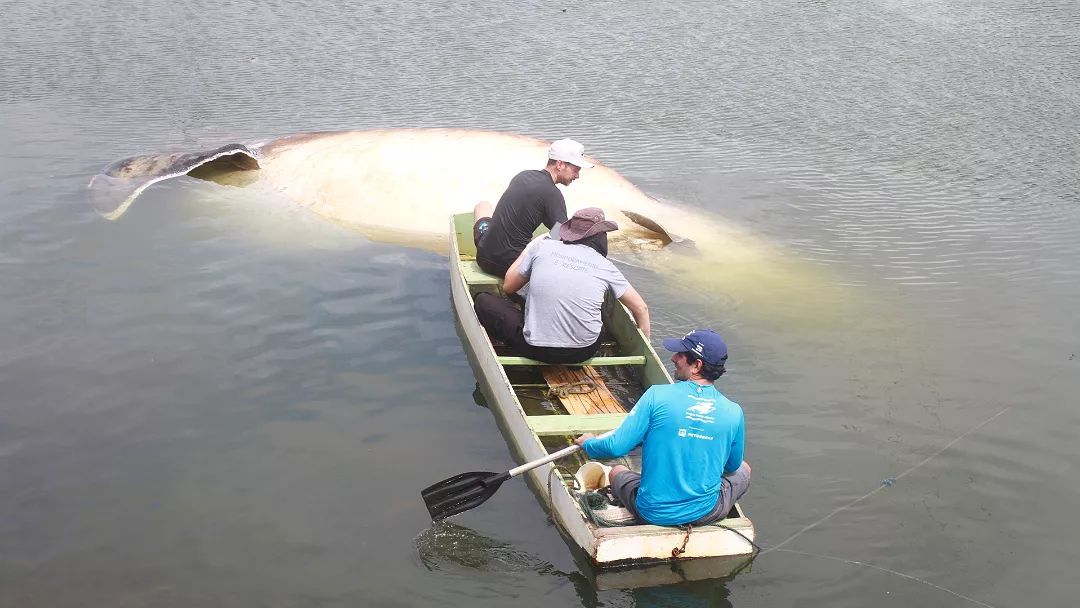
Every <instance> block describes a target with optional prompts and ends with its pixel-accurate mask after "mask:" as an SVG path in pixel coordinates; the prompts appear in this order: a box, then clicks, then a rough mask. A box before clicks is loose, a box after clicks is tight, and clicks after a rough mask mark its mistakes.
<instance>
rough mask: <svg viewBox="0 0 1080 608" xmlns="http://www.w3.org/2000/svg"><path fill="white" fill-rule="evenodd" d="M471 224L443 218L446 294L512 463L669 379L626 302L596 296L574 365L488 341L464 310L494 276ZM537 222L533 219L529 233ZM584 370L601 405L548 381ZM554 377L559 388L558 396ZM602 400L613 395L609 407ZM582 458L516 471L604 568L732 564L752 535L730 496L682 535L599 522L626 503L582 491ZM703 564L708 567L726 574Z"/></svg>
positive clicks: (558, 443)
mask: <svg viewBox="0 0 1080 608" xmlns="http://www.w3.org/2000/svg"><path fill="white" fill-rule="evenodd" d="M472 224H473V216H472V214H471V213H466V214H458V215H455V216H452V218H451V221H450V233H451V238H450V292H451V300H452V302H453V306H454V313H455V317H456V319H457V321H458V329H459V332H460V334H461V338H462V342H463V343H464V345H465V350H466V352H467V354H468V356H469V358H470V362H471V363H472V365H473V369H474V372H475V374H476V378H477V381H478V383H479V385H480V388H481V391H482V393H483V395H484V398H485V400H486V402H487V406H488V409H489V410H490V411H491V413H492V414H493V415H494V416H495V419H496V422H497V423H498V425H499V428H500V429H501V431H502V433H503V435H504V436H505V438H506V441H507V443H508V444H509V446H510V448H511V450H512V452H513V454H514V456H515V458H516V459H517V460H518V462H519V463H522V462H527V461H533V460H537V459H540V458H543V457H544V456H546V455H547V454H549V453H552V452H555V451H557V450H560V449H563V448H565V447H567V446H569V445H571V444H572V443H573V438H574V437H576V436H577V435H579V434H581V433H583V432H594V433H602V432H606V431H608V430H611V429H613V428H615V427H617V426H618V425H619V423H620V422H621V420H622V419H623V418H624V417H625V416H626V412H628V411H629V410H630V409H631V408H632V407H633V404H634V403H636V402H637V399H638V398H639V397H640V396H641V394H642V393H644V391H645V390H646V389H647V388H648V387H649V386H652V385H654V384H660V383H671V382H672V379H671V376H670V375H669V374H668V372H667V369H666V368H665V367H664V364H663V362H662V361H661V360H660V358H659V357H658V356H657V354H656V352H655V351H654V350H653V348H652V346H651V345H650V344H649V341H648V339H646V338H645V336H644V335H643V334H642V333H641V331H640V330H639V329H638V327H637V325H636V324H635V323H634V320H633V317H632V316H631V315H630V312H629V311H628V310H627V309H626V308H624V307H623V306H622V305H621V304H619V303H618V302H617V301H614V300H610V301H609V302H608V303H607V305H606V306H605V314H604V332H605V333H604V336H603V338H602V340H603V341H602V347H601V350H600V352H598V353H597V356H595V357H594V358H592V359H590V360H588V361H586V362H584V363H582V364H580V366H566V367H563V366H547V365H545V364H543V363H540V362H538V361H533V360H531V359H526V358H523V357H519V356H514V355H513V353H510V352H508V351H507V349H506V347H505V346H502V345H498V344H495V345H493V344H492V342H491V340H490V339H489V338H488V335H487V332H486V331H485V330H484V328H483V327H482V326H481V325H480V322H479V320H478V319H477V317H476V313H475V312H474V310H473V298H474V297H475V296H476V294H478V293H481V292H491V293H496V294H500V293H501V290H500V288H501V284H502V281H501V278H499V277H493V276H491V275H488V274H486V273H484V272H483V271H481V270H480V268H479V267H478V266H477V264H476V261H475V257H476V248H475V246H474V244H473V240H472ZM541 231H543V227H541V230H538V231H537V232H538V234H539V233H540V232H541ZM556 368H558V369H556ZM586 372H587V373H588V375H589V377H592V378H596V377H599V378H600V381H597V382H595V383H594V384H593V387H588V386H585V387H583V388H584V390H592V391H595V392H597V393H600V392H603V393H604V397H603V399H600V398H598V397H596V396H595V395H594V396H593V398H596V400H597V401H603V402H605V403H607V404H608V407H607V408H606V409H602V410H585V412H586V413H582V412H583V410H582V407H581V404H580V403H573V404H572V403H571V402H573V401H575V400H576V399H577V398H575V395H577V394H578V393H577V392H576V390H582V389H581V388H577V387H572V386H570V387H569V388H570V389H571V390H569V391H567V390H566V388H567V387H568V386H569V384H570V383H569V382H568V383H567V384H566V385H559V384H554V386H553V382H552V380H551V379H552V377H555V376H559V377H562V378H571V377H573V378H578V379H580V378H584V377H585V375H584V374H585V373H586ZM598 385H602V386H598ZM560 387H562V389H563V390H562V392H563V393H569V395H566V394H563V395H561V396H560V394H559V393H560ZM575 389H576V390H575ZM612 404H617V405H618V409H617V410H616V409H614V407H613V405H612ZM583 463H584V453H583V452H578V453H577V454H574V455H573V456H571V457H567V458H565V459H563V460H561V461H559V462H555V463H551V464H547V465H543V466H540V467H537V468H534V469H531V470H529V471H527V472H526V473H525V474H524V475H525V477H526V480H527V482H528V484H529V486H530V487H531V488H532V490H533V491H534V492H535V493H536V495H537V496H538V498H539V499H540V502H541V504H542V505H543V506H544V507H545V509H547V510H548V512H549V513H550V515H551V517H552V519H553V520H554V521H555V523H556V525H557V526H558V528H559V530H560V532H561V533H562V534H563V536H564V537H565V538H566V539H567V540H568V542H569V543H570V544H571V545H572V546H573V547H576V548H578V549H580V550H581V551H582V552H584V555H585V556H586V557H587V558H588V560H589V561H590V562H591V563H592V565H594V566H596V567H599V568H609V567H619V566H628V565H638V564H649V563H656V562H661V561H668V560H672V559H678V560H687V559H695V560H696V559H700V558H729V559H725V560H722V562H723V563H724V564H728V565H731V564H735V565H738V564H739V563H741V562H738V561H737V560H736V561H735V562H733V561H732V560H731V559H730V558H731V557H732V556H746V555H750V554H751V553H752V552H753V546H752V545H751V544H750V543H749V542H748V540H753V539H754V525H753V523H752V522H751V521H750V519H749V518H747V517H746V515H745V514H744V513H743V511H742V508H741V506H739V505H738V504H736V505H735V507H734V508H733V509H732V511H731V513H729V515H728V517H727V518H726V519H724V520H723V521H722V522H720V523H721V524H722V525H712V526H704V527H701V528H694V529H693V531H692V532H691V534H690V535H689V536H687V534H686V530H685V529H682V528H672V527H661V526H653V525H607V524H610V523H617V522H618V521H619V520H620V519H626V516H627V515H628V512H627V511H626V510H625V509H622V508H620V507H612V506H610V505H603V506H596V505H595V504H592V505H590V503H589V501H588V500H582V492H581V491H580V484H576V483H575V481H576V480H575V476H574V473H575V472H576V471H577V469H578V468H579V466H580V465H582V464H583ZM623 463H624V464H627V465H628V466H631V467H632V468H634V469H635V470H640V469H639V466H638V465H639V462H637V461H636V459H635V458H630V459H629V460H625V459H624V460H623ZM607 464H612V463H607ZM597 522H600V523H599V524H598V523H597ZM673 550H676V551H674V552H673ZM673 555H674V556H677V557H673ZM705 561H706V562H709V561H718V560H715V559H714V560H705ZM743 565H745V564H744V563H743ZM731 567H735V566H731ZM710 572H712V574H711V576H717V577H719V576H725V575H727V574H730V572H715V571H711V570H710Z"/></svg>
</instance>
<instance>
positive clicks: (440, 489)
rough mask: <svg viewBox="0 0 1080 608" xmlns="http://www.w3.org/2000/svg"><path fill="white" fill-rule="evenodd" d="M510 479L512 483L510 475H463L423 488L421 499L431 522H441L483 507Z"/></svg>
mask: <svg viewBox="0 0 1080 608" xmlns="http://www.w3.org/2000/svg"><path fill="white" fill-rule="evenodd" d="M507 479H510V474H509V473H490V472H487V471H474V472H472V473H462V474H460V475H454V476H453V477H451V478H450V479H444V480H442V481H440V482H439V483H437V484H434V485H432V486H428V487H427V488H424V489H423V490H421V491H420V496H422V497H423V498H424V505H425V506H427V510H428V513H430V514H431V521H439V520H440V519H446V518H447V517H450V516H451V515H457V514H458V513H461V512H462V511H468V510H469V509H472V508H473V507H478V506H480V505H481V504H483V503H484V501H486V500H487V499H489V498H491V496H492V495H493V494H495V491H496V490H498V489H499V486H501V485H502V482H504V481H506V480H507Z"/></svg>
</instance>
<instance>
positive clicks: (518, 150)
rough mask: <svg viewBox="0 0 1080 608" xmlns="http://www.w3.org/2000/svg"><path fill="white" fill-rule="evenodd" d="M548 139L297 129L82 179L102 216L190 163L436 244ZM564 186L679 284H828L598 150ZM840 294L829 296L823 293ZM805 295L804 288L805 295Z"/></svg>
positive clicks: (742, 290)
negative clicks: (671, 198) (673, 199)
mask: <svg viewBox="0 0 1080 608" xmlns="http://www.w3.org/2000/svg"><path fill="white" fill-rule="evenodd" d="M549 145H550V143H549V142H545V141H542V140H539V139H535V138H532V137H526V136H522V135H515V134H508V133H500V132H492V131H479V130H467V129H386V130H373V131H348V132H328V133H304V134H297V135H290V136H286V137H281V138H278V139H273V140H269V141H265V142H259V143H254V144H240V143H234V144H228V145H224V146H221V147H218V148H215V149H213V150H209V151H206V152H194V153H173V154H149V155H142V156H133V157H130V158H125V159H122V160H119V161H116V162H114V163H112V164H111V165H109V166H108V167H106V168H105V169H104V170H103V171H102V172H101V173H99V174H98V175H95V176H94V177H93V179H91V181H90V184H89V186H88V187H89V191H90V200H91V204H92V205H93V206H94V208H95V209H96V210H97V211H98V213H100V214H101V215H102V216H103V217H105V218H108V219H110V220H116V219H119V218H120V217H121V216H122V215H124V213H125V212H127V211H128V210H129V209H130V207H131V205H132V204H133V203H134V202H135V200H136V199H137V198H138V197H139V196H140V195H141V194H142V193H143V192H144V191H145V190H146V188H148V187H149V186H151V185H153V184H155V183H158V182H161V181H164V180H168V179H171V178H175V177H180V176H184V175H190V176H192V177H197V178H201V179H206V180H209V181H213V182H216V183H220V184H225V185H232V186H241V187H245V188H266V189H268V190H270V191H274V192H276V193H279V194H281V195H283V196H285V197H287V198H288V199H290V200H292V201H295V202H296V203H297V204H299V205H302V206H304V207H306V208H307V209H309V210H310V211H312V212H313V213H315V214H317V215H319V216H321V217H323V218H325V219H327V220H330V221H333V222H336V223H339V224H342V225H345V226H347V227H350V228H353V229H355V230H357V231H359V232H360V233H362V234H364V235H365V236H367V237H369V238H371V239H373V240H377V241H384V242H398V243H402V244H407V245H412V246H420V247H423V248H425V249H429V250H434V251H438V252H442V253H445V252H446V250H447V247H448V233H449V221H450V220H449V218H450V215H452V214H454V213H461V212H465V211H471V210H472V208H473V206H474V205H475V204H476V203H478V202H480V201H488V202H491V203H492V204H494V203H495V202H496V201H498V199H499V197H500V196H501V195H502V192H503V191H504V190H505V188H506V186H507V184H509V182H510V180H511V178H513V176H514V175H516V174H517V173H518V172H520V171H522V170H524V169H540V168H542V167H543V166H544V164H545V163H546V162H547V148H548V146H549ZM588 158H589V160H590V162H592V163H594V164H595V167H593V168H590V169H582V171H581V174H580V177H579V178H578V179H577V180H576V181H574V182H573V183H572V184H571V185H570V186H566V187H561V189H562V192H563V194H564V197H565V198H566V207H567V211H568V214H573V212H574V211H575V210H576V209H580V208H582V207H600V208H601V209H603V210H604V213H605V215H606V216H607V218H608V219H611V220H614V221H615V222H617V223H618V225H619V230H618V231H616V232H614V233H611V235H610V238H611V246H610V249H611V251H612V254H613V257H614V258H615V259H616V260H617V261H623V262H625V263H628V264H631V265H634V266H643V267H646V268H652V269H655V270H657V271H658V272H659V273H661V274H663V275H664V276H665V277H666V278H668V279H669V280H670V279H671V278H676V279H678V278H679V277H681V279H682V280H681V281H679V282H681V284H682V286H684V287H686V288H688V289H698V290H704V291H709V290H713V291H715V290H720V291H721V292H723V293H725V294H726V296H725V299H726V300H727V301H728V302H729V303H730V302H732V301H742V300H747V299H752V300H754V301H755V308H757V307H759V306H760V305H763V304H765V303H766V301H767V300H775V299H790V298H806V297H807V296H809V295H810V294H815V297H817V298H818V299H820V296H821V295H822V286H823V284H824V285H828V284H833V285H835V284H836V282H835V281H834V280H829V279H827V278H826V277H824V276H821V274H822V270H821V268H819V267H814V266H812V265H810V264H806V263H798V262H796V261H793V260H792V259H790V257H789V256H788V255H786V254H785V252H784V251H782V250H781V249H780V248H778V247H775V246H774V245H772V244H770V243H769V242H767V241H766V240H765V239H762V238H760V237H759V236H757V235H755V234H754V233H752V232H750V231H747V230H744V229H742V228H740V227H739V226H736V225H734V224H732V223H730V222H725V221H723V219H722V218H719V217H716V216H714V215H711V214H708V213H703V212H701V211H696V210H691V209H689V208H686V207H682V206H679V205H677V204H670V203H666V202H662V201H660V200H657V199H656V198H653V197H652V196H649V195H648V194H646V193H645V192H643V191H642V190H640V189H639V188H638V187H637V186H635V185H634V184H632V183H631V182H630V181H629V180H627V179H626V178H624V177H622V176H621V175H619V173H617V172H616V171H614V170H612V169H611V168H609V167H606V166H604V165H603V164H602V162H600V161H599V160H598V159H596V158H594V157H591V156H590V157H588ZM828 299H829V300H830V301H837V298H831V297H830V298H828ZM803 301H804V303H808V300H805V299H804V300H803Z"/></svg>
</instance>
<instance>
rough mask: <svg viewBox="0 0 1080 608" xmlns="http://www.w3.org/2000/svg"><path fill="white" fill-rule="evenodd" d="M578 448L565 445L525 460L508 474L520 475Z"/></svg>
mask: <svg viewBox="0 0 1080 608" xmlns="http://www.w3.org/2000/svg"><path fill="white" fill-rule="evenodd" d="M614 432H615V431H614V430H611V431H608V432H606V433H604V434H603V435H598V436H597V437H596V438H597V439H603V438H604V437H607V436H608V435H610V434H612V433H614ZM580 449H581V446H579V445H577V444H575V445H572V446H569V447H565V448H563V449H561V450H559V451H558V452H552V453H551V454H548V455H547V456H544V457H543V458H538V459H536V460H533V461H532V462H526V463H525V464H523V465H521V466H520V467H515V468H513V469H510V470H509V471H507V472H508V473H509V474H510V477H517V476H518V475H521V474H522V473H524V472H525V471H528V470H530V469H535V468H536V467H540V466H544V465H545V464H547V463H549V462H555V461H556V460H558V459H560V458H566V457H567V456H569V455H571V454H573V453H574V452H576V451H578V450H580Z"/></svg>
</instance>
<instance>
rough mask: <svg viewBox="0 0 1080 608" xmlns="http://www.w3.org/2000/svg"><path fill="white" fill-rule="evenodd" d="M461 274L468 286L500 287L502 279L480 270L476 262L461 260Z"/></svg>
mask: <svg viewBox="0 0 1080 608" xmlns="http://www.w3.org/2000/svg"><path fill="white" fill-rule="evenodd" d="M460 264H461V274H462V276H464V277H465V282H466V283H468V284H469V285H502V279H500V278H499V277H497V276H495V275H493V274H488V273H486V272H484V271H483V270H480V265H479V264H477V263H476V260H462V261H461V262H460Z"/></svg>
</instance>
